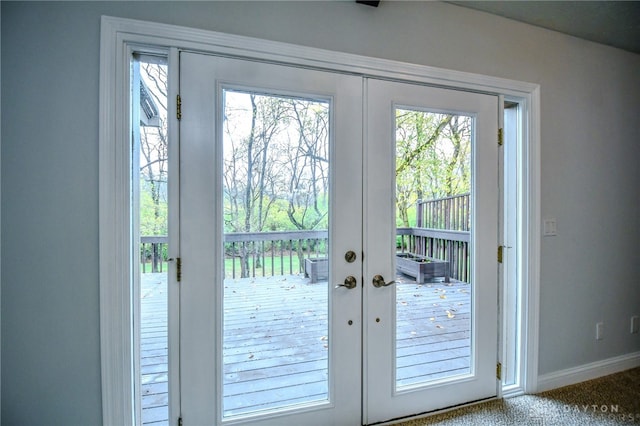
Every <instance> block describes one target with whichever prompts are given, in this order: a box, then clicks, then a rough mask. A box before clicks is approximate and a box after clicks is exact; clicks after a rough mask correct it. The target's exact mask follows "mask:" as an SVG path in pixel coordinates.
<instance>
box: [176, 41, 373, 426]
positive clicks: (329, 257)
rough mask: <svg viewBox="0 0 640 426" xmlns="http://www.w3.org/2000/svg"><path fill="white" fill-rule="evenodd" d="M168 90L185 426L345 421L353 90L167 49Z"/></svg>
mask: <svg viewBox="0 0 640 426" xmlns="http://www.w3.org/2000/svg"><path fill="white" fill-rule="evenodd" d="M180 92H181V99H182V119H181V122H180V146H181V148H180V185H181V190H180V247H181V257H182V281H181V293H180V364H181V365H180V371H181V374H180V376H181V380H180V382H181V383H180V401H181V417H182V419H183V422H184V424H186V425H189V424H192V425H201V424H220V423H223V422H228V423H235V422H246V423H259V424H274V425H282V424H283V423H287V424H305V425H306V424H309V425H311V424H359V423H360V393H361V391H360V389H361V386H360V383H361V367H360V353H361V352H362V345H361V341H362V340H361V328H362V324H361V306H362V298H361V286H360V283H359V281H360V280H359V279H358V278H356V280H357V281H358V283H357V287H356V288H352V289H349V288H347V287H344V286H342V287H337V288H336V284H338V283H341V282H344V281H345V277H349V276H351V277H354V278H355V277H359V276H360V274H361V265H362V264H361V261H360V257H361V256H360V254H359V253H361V246H360V244H361V241H362V226H361V220H362V219H361V218H362V199H361V197H360V196H359V194H360V193H361V191H362V174H361V170H362V126H361V124H360V123H361V122H362V82H361V79H360V78H358V77H354V76H349V75H341V74H333V73H327V72H320V71H311V70H305V69H299V68H292V67H284V66H280V65H273V64H266V63H257V62H249V61H243V60H238V59H229V58H220V57H210V56H204V55H197V54H191V53H182V54H181V57H180ZM302 122H304V123H305V124H304V126H302V127H301V126H300V124H299V123H302ZM301 128H304V129H305V131H301ZM309 129H310V130H309ZM311 130H313V131H311ZM314 182H315V183H314ZM314 193H315V194H316V196H315V197H314V199H313V200H309V202H307V200H306V198H305V197H307V196H308V195H309V194H314ZM261 203H262V204H261ZM260 205H261V206H262V210H261V208H260ZM249 209H250V210H251V212H252V213H251V214H248V210H249ZM268 209H270V212H271V213H273V214H267V213H266V211H267V210H268ZM301 210H305V214H301V212H300V211H301ZM276 212H277V214H276ZM310 216H314V217H313V218H310ZM326 216H328V218H327V217H326ZM283 221H285V222H287V221H288V222H292V221H296V222H297V223H298V224H299V225H303V226H301V228H305V227H306V228H311V229H307V230H306V234H305V235H303V236H295V235H292V234H291V233H290V232H287V231H285V230H284V228H280V224H281V223H282V222H283ZM327 226H328V228H327ZM225 228H227V229H226V230H225ZM323 228H324V233H323V231H322V229H323ZM318 230H320V231H319V232H318ZM313 232H315V234H314V233H313ZM225 234H233V235H234V236H235V237H237V241H236V242H231V241H230V240H231V237H229V238H226V237H225ZM243 234H244V236H247V235H254V237H251V238H253V239H254V240H255V238H256V237H255V235H256V234H260V238H262V239H263V240H264V238H266V237H265V236H268V237H269V238H270V239H269V240H267V241H262V242H263V243H264V245H262V243H260V244H258V245H256V244H253V241H247V239H246V238H245V239H243V238H242V235H243ZM247 238H249V237H247ZM311 245H313V246H314V248H313V251H314V253H315V254H314V256H313V257H314V258H315V259H317V262H316V264H317V265H318V266H319V265H321V264H324V270H325V271H327V272H328V276H327V275H326V272H325V275H324V276H323V275H322V273H320V274H319V279H318V280H315V281H317V282H314V283H309V280H308V279H304V277H302V276H300V274H299V272H300V268H301V265H300V264H295V259H296V258H297V257H298V253H301V252H303V251H304V252H308V251H312V250H311V249H310V247H309V246H311ZM318 246H322V247H318ZM348 251H353V252H354V253H356V260H355V261H353V262H348V261H347V260H346V259H345V253H346V252H348ZM256 252H260V253H262V254H265V253H266V254H272V253H273V255H271V256H262V257H260V256H257V253H256ZM238 258H239V260H240V265H238V266H237V268H236V267H235V266H234V265H235V264H236V259H238ZM258 258H260V259H263V260H261V262H262V263H261V264H260V268H259V269H260V270H261V271H262V272H265V270H267V271H266V272H265V273H258V274H255V273H254V270H256V269H258V265H256V263H257V260H258ZM269 258H271V259H273V260H271V261H269ZM350 260H352V259H350ZM323 261H324V262H323ZM229 263H231V265H229ZM327 263H328V264H327ZM234 268H236V269H237V270H236V271H235V273H234ZM316 275H318V274H316ZM348 282H349V281H348Z"/></svg>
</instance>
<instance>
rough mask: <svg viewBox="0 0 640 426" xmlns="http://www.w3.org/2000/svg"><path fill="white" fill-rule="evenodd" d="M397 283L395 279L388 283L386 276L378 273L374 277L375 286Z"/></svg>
mask: <svg viewBox="0 0 640 426" xmlns="http://www.w3.org/2000/svg"><path fill="white" fill-rule="evenodd" d="M395 283H396V282H395V281H389V282H388V283H385V282H384V277H383V276H382V275H376V276H374V277H373V286H374V287H376V288H380V287H387V286H390V285H391V284H395Z"/></svg>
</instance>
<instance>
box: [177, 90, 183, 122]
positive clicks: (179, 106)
mask: <svg viewBox="0 0 640 426" xmlns="http://www.w3.org/2000/svg"><path fill="white" fill-rule="evenodd" d="M176 117H177V118H178V120H180V119H181V118H182V98H181V97H180V95H178V96H176Z"/></svg>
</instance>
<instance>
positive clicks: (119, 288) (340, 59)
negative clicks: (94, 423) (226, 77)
mask: <svg viewBox="0 0 640 426" xmlns="http://www.w3.org/2000/svg"><path fill="white" fill-rule="evenodd" d="M179 50H191V51H198V52H203V53H209V54H218V55H228V56H235V57H244V58H251V59H255V60H263V61H271V62H277V63H283V64H290V65H295V66H302V67H309V68H315V69H321V70H327V71H335V72H348V73H355V74H359V75H362V76H367V77H374V78H379V79H390V80H397V81H405V82H413V83H421V84H428V85H433V86H440V87H447V88H452V89H459V90H469V91H475V92H483V93H489V94H494V95H503V96H504V97H505V99H508V100H510V101H513V102H517V103H518V104H519V105H520V107H521V108H522V125H523V129H522V138H521V140H519V142H520V144H521V145H520V146H519V149H518V153H519V154H518V159H517V161H518V163H519V164H521V167H520V168H519V170H518V174H519V176H518V178H519V183H518V191H519V193H520V194H521V200H522V203H521V205H520V206H519V210H518V212H517V216H518V219H519V221H520V223H521V227H520V228H521V235H520V238H519V239H518V242H519V247H518V250H517V251H518V256H519V262H518V263H519V265H521V270H520V271H519V274H518V276H519V282H518V283H517V286H518V287H519V290H520V292H521V294H522V295H523V299H522V305H521V306H522V312H521V313H520V326H519V330H518V331H519V333H520V338H521V342H522V344H521V345H520V347H519V348H518V349H519V351H520V357H519V359H520V360H521V362H520V365H519V366H517V368H518V369H519V371H521V372H522V377H521V382H520V385H519V386H516V388H515V389H513V388H512V389H510V391H509V395H515V394H521V393H531V392H535V391H536V389H537V381H538V327H539V320H538V315H539V286H540V277H539V276H540V86H539V85H538V84H533V83H527V82H521V81H516V80H509V79H503V78H497V77H491V76H485V75H479V74H473V73H467V72H461V71H453V70H446V69H442V68H435V67H430V66H425V65H417V64H408V63H403V62H397V61H392V60H387V59H379V58H371V57H366V56H360V55H354V54H347V53H341V52H333V51H328V50H324V49H317V48H311V47H306V46H299V45H293V44H288V43H281V42H273V41H268V40H262V39H257V38H251V37H245V36H236V35H229V34H224V33H218V32H213V31H207V30H198V29H192V28H186V27H181V26H175V25H167V24H159V23H153V22H146V21H138V20H131V19H124V18H114V17H108V16H103V17H102V20H101V39H100V87H99V136H98V138H99V212H100V215H99V249H100V266H99V277H100V342H101V376H102V414H103V415H102V419H103V423H105V424H123V425H128V424H135V418H134V389H133V379H134V371H133V365H134V346H133V343H134V340H133V339H134V335H133V332H132V327H131V324H132V320H133V317H132V306H133V303H134V293H133V291H132V288H131V271H132V259H133V253H132V250H131V237H132V235H131V231H130V230H131V224H132V222H131V221H132V219H131V207H132V206H131V201H130V193H131V182H130V180H131V178H130V165H131V150H130V134H129V129H130V128H131V127H130V125H131V119H130V115H129V105H130V94H129V79H130V75H129V61H130V57H131V54H132V52H134V51H139V52H149V53H156V54H157V53H163V54H165V55H167V56H168V63H169V65H168V66H169V68H168V69H169V79H170V81H169V99H175V97H176V95H177V93H178V85H177V77H178V72H177V71H178V70H177V65H178V60H177V56H178V51H179ZM169 105H170V106H169V116H170V117H175V103H173V102H169ZM177 127H178V126H177V119H176V118H172V119H171V120H170V122H169V137H170V138H171V140H178V139H177ZM173 145H174V148H173V149H172V148H170V150H172V152H170V155H171V153H173V154H174V155H175V154H177V144H173ZM172 179H173V178H172ZM172 188H173V189H172ZM172 190H174V191H175V190H177V182H176V179H173V183H171V184H170V187H169V191H172ZM172 232H176V230H174V231H170V235H169V238H170V241H177V239H176V238H175V237H176V235H172V234H171V233H172ZM170 250H171V251H172V253H171V254H170V256H175V255H177V254H178V253H179V252H178V251H177V247H175V244H171V245H170ZM172 275H173V274H172ZM177 294H178V288H177V283H176V282H170V283H169V297H172V295H173V296H176V295H177ZM170 309H171V308H170ZM503 311H504V310H503V309H501V312H503ZM173 314H174V315H172V312H171V311H170V313H169V332H170V333H171V332H172V330H175V327H176V324H177V322H176V315H175V313H173ZM172 317H173V320H172ZM169 356H170V363H172V362H175V360H176V359H177V348H173V347H172V345H171V344H170V345H169ZM172 360H173V361H172ZM170 365H171V364H170ZM175 370H177V369H174V372H173V373H171V368H170V383H171V381H172V380H173V382H174V383H175V382H176V381H177V380H179V372H177V371H175ZM170 386H171V389H173V388H174V386H173V385H170ZM171 389H170V393H171ZM174 394H175V392H174ZM170 398H171V397H170ZM178 405H179V401H177V398H176V397H175V396H174V397H173V398H171V400H170V403H169V421H170V422H171V423H172V424H175V423H174V422H177V419H178V416H179V413H178V412H177V411H178V410H176V407H177V406H178Z"/></svg>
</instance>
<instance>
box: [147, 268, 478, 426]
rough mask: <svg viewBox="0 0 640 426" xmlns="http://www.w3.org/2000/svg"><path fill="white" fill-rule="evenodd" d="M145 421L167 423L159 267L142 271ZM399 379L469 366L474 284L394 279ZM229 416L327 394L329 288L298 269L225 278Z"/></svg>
mask: <svg viewBox="0 0 640 426" xmlns="http://www.w3.org/2000/svg"><path fill="white" fill-rule="evenodd" d="M141 287H142V306H141V316H142V323H143V328H142V330H141V370H142V389H141V391H142V408H143V410H142V411H143V415H142V419H143V423H145V424H152V425H162V424H168V409H167V404H168V393H167V392H168V391H167V389H168V388H167V325H166V324H167V318H166V312H167V302H166V279H165V274H143V279H142V286H141ZM396 289H397V290H396V291H397V320H398V321H397V329H396V335H397V344H396V353H397V356H398V359H397V367H396V377H397V386H399V387H400V386H405V385H412V384H416V383H421V382H425V381H428V380H432V379H437V378H441V377H445V376H450V375H456V374H462V373H465V372H468V371H469V346H470V344H469V342H470V340H469V336H470V333H469V329H470V303H469V301H470V286H469V285H468V284H466V283H460V282H455V281H453V280H452V282H451V283H448V284H446V283H441V282H438V283H426V284H422V285H421V284H416V283H415V281H413V280H412V279H411V278H408V277H398V279H397V285H396ZM225 297H226V300H225V317H224V318H225V333H224V348H223V358H224V363H225V366H224V379H223V380H224V400H223V406H224V411H225V415H234V414H242V413H248V412H253V411H258V410H266V409H272V408H277V407H283V406H288V405H290V404H296V403H303V402H310V401H316V400H323V399H325V398H326V397H327V371H328V370H327V365H328V362H327V353H328V345H329V341H328V332H327V312H326V308H324V307H326V305H327V303H326V301H327V288H326V283H313V284H311V283H310V282H309V280H308V279H305V278H304V277H303V276H301V275H287V276H275V277H265V278H250V279H227V280H226V281H225Z"/></svg>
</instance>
